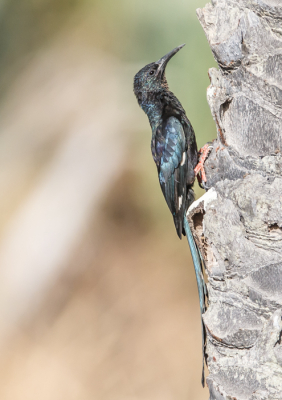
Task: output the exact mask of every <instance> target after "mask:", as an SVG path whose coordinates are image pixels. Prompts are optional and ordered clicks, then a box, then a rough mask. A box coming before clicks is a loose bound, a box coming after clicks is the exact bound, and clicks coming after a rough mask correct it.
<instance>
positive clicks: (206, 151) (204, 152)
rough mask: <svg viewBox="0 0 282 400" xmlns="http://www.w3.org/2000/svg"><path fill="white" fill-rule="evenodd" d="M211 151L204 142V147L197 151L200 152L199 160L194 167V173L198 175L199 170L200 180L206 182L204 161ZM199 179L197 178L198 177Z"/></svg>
mask: <svg viewBox="0 0 282 400" xmlns="http://www.w3.org/2000/svg"><path fill="white" fill-rule="evenodd" d="M210 151H211V147H210V145H208V144H205V145H204V147H202V148H201V149H200V150H199V153H200V154H201V157H200V160H199V162H198V164H197V165H196V168H195V169H194V172H195V175H196V176H198V174H199V172H201V181H203V182H206V181H207V177H206V173H205V169H204V162H205V161H206V159H207V157H208V154H209V152H210ZM198 180H199V178H198Z"/></svg>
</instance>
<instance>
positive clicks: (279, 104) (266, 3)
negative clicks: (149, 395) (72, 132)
mask: <svg viewBox="0 0 282 400" xmlns="http://www.w3.org/2000/svg"><path fill="white" fill-rule="evenodd" d="M197 14H198V18H199V20H200V22H201V24H202V27H203V29H204V31H205V34H206V36H207V39H208V41H209V44H210V47H211V50H212V52H213V54H214V57H215V59H216V61H217V63H218V65H219V70H217V69H215V68H212V69H211V70H210V71H209V76H210V80H211V85H210V86H209V88H208V94H207V96H208V102H209V105H210V108H211V112H212V115H213V118H214V120H215V123H216V126H217V133H218V134H217V139H216V140H215V141H214V142H213V149H212V151H211V153H210V156H209V158H208V160H207V162H206V164H205V170H206V173H207V178H208V181H207V186H208V187H209V188H210V190H209V191H208V192H207V193H206V194H205V195H204V196H203V197H201V198H200V199H199V200H198V201H197V202H195V203H194V204H193V205H192V206H191V208H190V210H189V216H188V220H189V223H190V226H191V228H192V229H193V233H194V235H195V239H196V242H197V244H198V246H199V248H200V250H201V253H202V255H203V257H204V259H205V264H206V273H207V276H208V294H209V307H208V310H207V312H206V313H205V315H204V323H205V326H206V331H207V349H206V353H207V364H208V369H209V376H208V378H207V384H208V387H209V390H210V400H215V399H216V400H224V399H226V400H227V399H236V400H262V399H273V400H274V399H276V400H278V399H282V341H281V337H282V321H281V317H282V178H281V175H282V157H281V149H282V145H281V137H282V4H281V1H280V0H237V1H234V0H212V2H211V4H208V5H207V6H206V7H205V8H204V9H202V10H200V9H199V10H197Z"/></svg>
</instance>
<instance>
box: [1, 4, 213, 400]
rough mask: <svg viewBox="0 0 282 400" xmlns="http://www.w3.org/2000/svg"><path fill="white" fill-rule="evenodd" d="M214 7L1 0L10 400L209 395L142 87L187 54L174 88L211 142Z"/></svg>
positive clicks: (191, 280)
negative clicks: (157, 67)
mask: <svg viewBox="0 0 282 400" xmlns="http://www.w3.org/2000/svg"><path fill="white" fill-rule="evenodd" d="M205 2H206V0H174V1H170V0H153V1H152V0H142V1H138V0H119V1H115V0H0V20H1V23H0V89H1V90H0V191H1V197H0V354H1V357H0V398H1V400H18V399H21V400H50V399H52V400H66V399H68V400H88V399H89V400H90V399H91V400H93V399H95V400H96V399H97V400H141V399H142V400H172V399H178V400H184V399H193V400H197V399H204V398H208V393H207V391H206V389H205V390H203V389H202V388H201V383H200V378H201V357H202V356H201V330H200V329H201V328H200V310H199V305H198V297H197V289H196V280H195V276H194V271H193V267H192V261H191V257H190V252H189V248H188V244H187V243H186V239H185V238H184V239H183V240H182V241H180V240H179V239H178V237H177V235H176V232H175V229H174V225H173V221H172V218H171V215H170V213H169V211H168V209H167V206H166V204H165V201H164V199H163V197H162V194H161V190H160V188H159V183H158V179H157V174H156V168H155V165H154V162H153V160H152V157H151V150H150V140H151V131H150V127H149V123H148V121H147V118H146V116H145V114H144V113H143V111H142V110H141V109H140V108H139V107H138V105H137V101H136V99H135V97H134V95H133V91H132V86H133V76H134V75H135V73H136V72H137V71H138V70H139V69H140V68H142V67H143V66H144V65H145V64H147V63H149V62H152V61H155V60H157V59H159V58H160V57H161V56H163V55H164V54H165V53H167V52H168V51H170V50H171V49H173V48H174V47H176V46H178V45H180V44H182V43H186V47H185V48H184V49H183V50H182V51H181V52H179V53H178V54H177V56H176V57H174V58H173V59H172V60H171V62H170V63H169V65H168V68H167V78H168V82H169V85H170V89H171V90H172V91H173V92H174V93H175V94H176V95H177V97H178V98H179V99H180V101H181V102H182V104H183V106H184V108H185V109H186V111H187V114H188V116H189V119H190V120H191V122H192V125H193V126H194V129H195V132H196V135H197V142H198V147H201V146H202V145H203V144H204V143H206V142H207V141H209V140H211V139H213V138H214V137H215V136H216V133H215V127H214V123H213V121H212V118H211V115H210V111H209V108H208V105H207V102H206V88H207V86H208V85H209V81H208V75H207V71H208V68H209V67H212V66H214V61H213V58H212V55H211V52H210V50H209V47H208V44H207V42H206V39H205V36H204V33H203V31H202V29H201V27H200V24H199V22H198V21H197V18H196V12H195V10H196V8H198V7H203V6H204V5H205ZM195 186H196V185H195ZM196 193H197V196H198V197H199V196H200V195H201V194H202V192H201V191H200V189H199V188H196Z"/></svg>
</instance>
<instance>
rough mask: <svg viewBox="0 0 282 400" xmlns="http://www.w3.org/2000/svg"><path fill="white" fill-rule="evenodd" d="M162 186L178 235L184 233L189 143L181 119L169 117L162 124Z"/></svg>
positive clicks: (160, 153)
mask: <svg viewBox="0 0 282 400" xmlns="http://www.w3.org/2000/svg"><path fill="white" fill-rule="evenodd" d="M156 150H157V153H158V154H159V155H160V162H159V165H158V171H159V181H160V184H161V188H162V191H163V194H164V197H165V199H166V202H167V204H168V207H169V209H170V211H171V213H172V215H173V219H174V223H175V227H176V230H177V233H178V236H179V237H181V235H182V226H183V217H184V212H185V209H186V202H187V172H188V160H187V143H186V139H185V134H184V130H183V127H182V125H181V123H180V121H179V120H178V119H177V118H175V117H169V118H168V119H167V120H166V121H165V122H164V124H163V126H162V135H161V140H160V141H158V140H157V143H156Z"/></svg>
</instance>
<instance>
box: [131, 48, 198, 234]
mask: <svg viewBox="0 0 282 400" xmlns="http://www.w3.org/2000/svg"><path fill="white" fill-rule="evenodd" d="M182 47H183V45H182V46H179V47H177V48H176V49H174V50H172V51H171V52H170V53H168V54H167V55H165V56H164V57H162V58H161V59H160V60H159V61H157V62H155V63H151V64H148V65H146V66H145V67H144V68H142V69H141V70H140V71H139V72H138V73H137V74H136V75H135V78H134V92H135V95H136V97H137V100H138V103H139V105H140V106H141V107H142V109H143V110H144V111H145V113H146V114H147V115H148V118H149V121H150V124H151V128H152V142H151V150H152V154H153V158H154V161H155V163H156V165H157V169H158V175H159V181H160V185H161V188H162V192H163V194H164V197H165V199H166V202H167V205H168V207H169V209H170V211H171V213H172V216H173V220H174V224H175V227H176V231H177V234H178V236H179V237H180V238H181V236H182V233H184V234H185V231H184V229H183V218H184V215H185V213H186V211H187V209H188V207H189V205H190V204H191V203H192V202H193V201H194V193H193V190H192V186H193V183H194V180H195V174H194V168H195V167H196V165H197V160H198V153H197V143H196V138H195V133H194V130H193V128H192V125H191V123H190V121H189V120H188V118H187V116H186V113H185V110H184V109H183V107H182V105H181V103H180V102H179V100H178V99H177V98H176V97H175V96H174V94H173V93H172V92H170V91H169V89H168V84H167V81H166V77H165V67H166V65H167V63H168V61H169V60H170V58H171V57H172V56H173V55H174V54H176V53H177V51H178V50H180V48H182Z"/></svg>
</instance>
